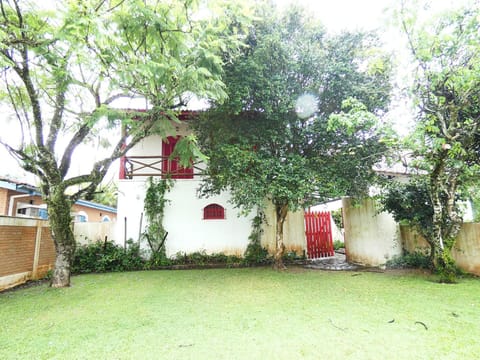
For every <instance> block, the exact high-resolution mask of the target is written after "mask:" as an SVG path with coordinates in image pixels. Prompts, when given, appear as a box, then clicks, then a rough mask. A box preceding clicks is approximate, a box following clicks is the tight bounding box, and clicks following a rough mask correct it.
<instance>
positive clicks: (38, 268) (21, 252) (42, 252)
mask: <svg viewBox="0 0 480 360" xmlns="http://www.w3.org/2000/svg"><path fill="white" fill-rule="evenodd" d="M54 264H55V247H54V244H53V240H52V238H51V236H50V229H49V227H48V222H46V221H41V220H34V219H22V218H12V217H5V216H0V291H1V290H3V289H6V288H9V287H12V286H15V285H18V284H21V283H23V282H25V281H28V280H32V279H38V278H42V277H44V276H45V275H46V273H47V272H48V270H50V269H53V266H54Z"/></svg>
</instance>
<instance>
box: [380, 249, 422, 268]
mask: <svg viewBox="0 0 480 360" xmlns="http://www.w3.org/2000/svg"><path fill="white" fill-rule="evenodd" d="M386 266H387V268H390V269H405V268H416V269H430V268H431V260H430V256H428V255H425V254H424V253H422V252H413V253H407V254H405V255H402V256H395V257H394V258H392V259H390V260H388V261H387V263H386Z"/></svg>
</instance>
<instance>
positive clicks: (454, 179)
mask: <svg viewBox="0 0 480 360" xmlns="http://www.w3.org/2000/svg"><path fill="white" fill-rule="evenodd" d="M416 15H417V13H416V12H415V11H414V10H412V8H409V7H408V6H407V5H406V3H405V2H402V7H401V10H400V13H399V17H400V23H401V26H402V28H403V30H404V33H405V34H406V36H407V38H408V44H409V48H410V51H411V54H412V56H413V60H414V61H415V63H416V66H417V73H416V78H415V82H414V85H413V96H414V99H415V101H416V104H417V105H418V109H419V111H418V114H417V123H416V131H415V133H414V134H413V135H412V137H411V138H410V139H409V143H410V147H411V149H412V154H413V155H412V156H413V157H414V158H416V159H415V163H416V166H417V167H418V168H419V169H420V170H422V173H423V175H420V179H419V180H418V182H417V184H421V186H416V188H417V190H414V191H416V192H417V193H423V194H428V199H425V197H424V196H422V197H417V198H416V200H419V199H420V198H422V199H423V200H424V201H422V202H421V203H417V204H416V205H415V206H417V207H418V208H422V207H423V210H419V212H421V213H422V214H424V215H425V216H424V217H425V220H424V221H422V222H424V223H428V228H426V229H425V228H423V226H424V225H425V224H422V222H421V223H418V222H415V221H414V222H413V224H414V225H416V227H417V228H418V229H420V230H421V233H422V234H423V235H424V236H425V238H426V240H427V241H428V242H429V244H430V246H431V251H432V253H431V256H432V262H433V266H434V268H435V269H437V270H438V271H439V272H440V273H441V274H442V281H446V282H449V281H453V280H454V277H455V265H454V261H453V259H452V257H451V254H450V251H451V248H452V246H453V244H454V241H455V238H456V236H457V234H458V232H459V230H460V226H461V223H462V217H461V214H460V212H459V206H458V200H459V199H461V198H462V197H464V194H465V189H466V188H467V187H468V185H469V184H471V183H472V181H475V178H476V177H477V176H478V174H479V172H478V171H479V165H480V160H479V159H480V157H479V155H480V152H479V150H480V142H479V140H480V136H479V125H480V105H479V104H480V94H479V91H478V89H479V88H480V40H479V36H478V27H479V19H480V10H478V7H476V8H474V7H472V8H463V9H459V10H455V11H451V12H449V13H445V14H441V15H440V16H437V17H435V18H432V19H431V21H429V22H424V23H419V22H418V21H417V17H416ZM414 187H415V186H414ZM410 190H412V189H410ZM462 192H463V194H462ZM427 200H428V201H427ZM405 205H406V206H408V203H407V204H405ZM398 206H399V204H397V206H396V207H398ZM391 210H393V212H394V213H395V211H397V215H398V213H399V211H398V210H399V209H398V208H397V210H395V208H394V209H391ZM403 210H405V209H403ZM403 210H402V209H400V211H403ZM407 212H408V209H407ZM407 220H411V219H407Z"/></svg>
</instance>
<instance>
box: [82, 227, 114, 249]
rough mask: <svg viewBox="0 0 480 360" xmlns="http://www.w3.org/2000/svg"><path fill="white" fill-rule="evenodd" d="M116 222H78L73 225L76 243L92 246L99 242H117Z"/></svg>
mask: <svg viewBox="0 0 480 360" xmlns="http://www.w3.org/2000/svg"><path fill="white" fill-rule="evenodd" d="M116 226H117V224H116V223H115V222H77V223H74V225H73V233H74V235H75V241H76V242H77V243H80V244H81V245H86V244H91V243H94V242H97V241H102V242H103V241H105V237H107V240H108V241H115V236H116Z"/></svg>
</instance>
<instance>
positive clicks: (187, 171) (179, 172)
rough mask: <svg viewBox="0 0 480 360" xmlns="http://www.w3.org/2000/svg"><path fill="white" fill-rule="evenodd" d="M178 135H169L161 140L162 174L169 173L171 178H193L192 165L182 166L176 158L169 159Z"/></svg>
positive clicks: (178, 138)
mask: <svg viewBox="0 0 480 360" xmlns="http://www.w3.org/2000/svg"><path fill="white" fill-rule="evenodd" d="M178 140H180V136H177V137H174V136H169V137H167V138H166V139H165V140H164V141H162V156H163V158H162V175H163V176H167V175H169V176H170V177H171V178H172V179H193V167H190V168H184V167H182V166H181V165H180V164H179V162H178V158H174V159H170V155H172V153H173V150H174V149H175V146H176V145H177V142H178Z"/></svg>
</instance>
